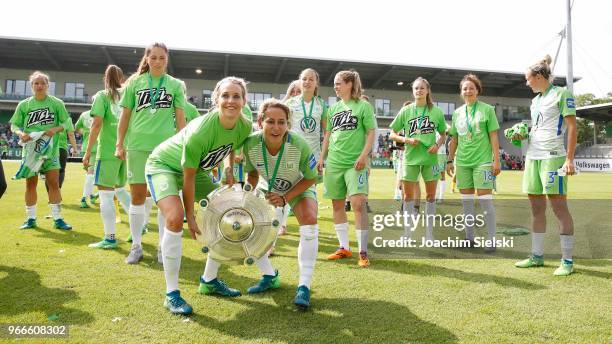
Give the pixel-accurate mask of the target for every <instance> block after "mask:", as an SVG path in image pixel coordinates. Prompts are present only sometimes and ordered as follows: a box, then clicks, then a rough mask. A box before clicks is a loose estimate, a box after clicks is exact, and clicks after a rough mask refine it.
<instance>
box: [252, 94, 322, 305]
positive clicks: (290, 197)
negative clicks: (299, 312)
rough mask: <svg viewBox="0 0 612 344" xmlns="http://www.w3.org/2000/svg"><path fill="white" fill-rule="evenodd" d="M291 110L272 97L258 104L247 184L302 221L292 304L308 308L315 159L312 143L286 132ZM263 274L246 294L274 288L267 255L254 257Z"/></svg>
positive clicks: (276, 282)
mask: <svg viewBox="0 0 612 344" xmlns="http://www.w3.org/2000/svg"><path fill="white" fill-rule="evenodd" d="M292 115H293V114H292V113H291V110H290V108H289V107H288V106H286V105H284V104H282V103H280V102H279V101H277V100H276V99H274V98H272V99H268V100H266V101H265V102H264V103H263V104H261V106H260V108H259V118H258V124H259V127H260V128H261V131H258V132H256V133H255V134H253V135H251V136H250V137H249V138H248V139H247V141H246V142H245V144H244V147H243V150H244V154H245V160H246V171H247V173H248V183H249V184H250V185H258V187H259V188H260V189H263V191H264V192H265V193H266V199H267V200H268V202H270V204H272V205H273V206H275V207H276V209H282V208H283V207H285V206H286V205H288V204H290V205H291V207H292V209H293V211H294V213H295V216H296V218H297V220H298V223H299V225H300V229H299V231H300V244H299V246H298V265H299V267H300V278H299V283H298V289H297V293H296V296H295V299H294V304H295V305H297V306H298V307H300V308H303V309H306V308H308V307H309V305H310V284H311V280H312V273H313V270H314V265H315V261H316V258H317V251H318V235H319V227H318V225H317V208H318V206H317V196H316V189H315V187H314V184H315V183H316V180H317V169H316V165H317V160H316V158H315V155H314V154H313V153H312V150H311V148H310V144H309V143H308V141H306V140H305V139H304V138H302V137H301V135H300V134H298V133H297V132H294V131H289V125H290V123H293V122H292V120H291V116H292ZM256 264H257V267H258V268H259V269H260V271H261V272H262V274H263V277H262V279H261V280H260V281H259V283H257V284H256V285H255V286H253V287H251V288H249V289H248V293H250V294H252V293H260V292H263V291H266V290H268V289H273V288H278V286H279V284H280V279H279V276H278V271H275V270H274V268H273V267H272V264H270V261H269V260H268V257H267V256H264V257H262V258H260V259H259V260H257V262H256Z"/></svg>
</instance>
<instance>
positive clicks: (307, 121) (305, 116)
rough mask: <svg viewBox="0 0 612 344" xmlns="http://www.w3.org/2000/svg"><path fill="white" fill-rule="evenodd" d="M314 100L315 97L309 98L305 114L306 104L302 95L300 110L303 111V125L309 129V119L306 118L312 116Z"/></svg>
mask: <svg viewBox="0 0 612 344" xmlns="http://www.w3.org/2000/svg"><path fill="white" fill-rule="evenodd" d="M314 102H315V97H312V99H310V112H309V113H308V114H307V113H306V105H305V103H304V96H302V111H304V127H306V129H310V127H309V123H310V121H309V120H308V119H309V118H312V109H313V108H314Z"/></svg>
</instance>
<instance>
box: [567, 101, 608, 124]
mask: <svg viewBox="0 0 612 344" xmlns="http://www.w3.org/2000/svg"><path fill="white" fill-rule="evenodd" d="M576 115H577V116H578V117H582V118H586V119H589V120H591V121H599V122H607V121H612V103H605V104H596V105H588V106H582V107H579V108H577V109H576Z"/></svg>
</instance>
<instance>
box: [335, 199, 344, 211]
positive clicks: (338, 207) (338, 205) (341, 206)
mask: <svg viewBox="0 0 612 344" xmlns="http://www.w3.org/2000/svg"><path fill="white" fill-rule="evenodd" d="M332 207H333V210H334V212H339V211H344V202H335V201H334V202H332Z"/></svg>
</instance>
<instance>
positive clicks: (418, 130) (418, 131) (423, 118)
mask: <svg viewBox="0 0 612 344" xmlns="http://www.w3.org/2000/svg"><path fill="white" fill-rule="evenodd" d="M414 109H415V111H417V115H418V107H417V106H416V105H415V106H414ZM426 112H427V104H425V107H424V108H423V112H422V113H421V116H419V118H418V120H417V130H416V132H417V134H420V133H421V125H422V124H423V121H424V120H425V113H426Z"/></svg>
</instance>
